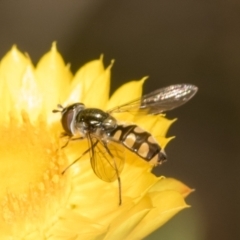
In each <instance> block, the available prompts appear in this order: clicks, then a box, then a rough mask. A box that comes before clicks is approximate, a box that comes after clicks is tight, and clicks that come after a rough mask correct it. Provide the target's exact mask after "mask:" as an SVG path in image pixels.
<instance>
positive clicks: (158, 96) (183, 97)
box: [108, 84, 198, 114]
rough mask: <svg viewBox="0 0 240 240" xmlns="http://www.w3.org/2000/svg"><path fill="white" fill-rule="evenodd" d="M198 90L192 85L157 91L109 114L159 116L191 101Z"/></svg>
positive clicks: (169, 87)
mask: <svg viewBox="0 0 240 240" xmlns="http://www.w3.org/2000/svg"><path fill="white" fill-rule="evenodd" d="M197 90H198V88H197V87H196V86H194V85H191V84H176V85H171V86H168V87H165V88H160V89H157V90H155V91H153V92H151V93H149V94H146V95H144V96H142V97H141V98H140V99H136V100H134V101H131V102H129V103H126V104H123V105H121V106H118V107H116V108H114V109H111V110H109V111H108V112H109V113H121V112H136V113H137V112H139V113H141V112H143V113H145V114H159V113H162V112H165V111H169V110H172V109H174V108H176V107H179V106H181V105H183V104H184V103H186V102H187V101H189V100H190V99H191V98H192V97H193V96H194V95H195V94H196V92H197Z"/></svg>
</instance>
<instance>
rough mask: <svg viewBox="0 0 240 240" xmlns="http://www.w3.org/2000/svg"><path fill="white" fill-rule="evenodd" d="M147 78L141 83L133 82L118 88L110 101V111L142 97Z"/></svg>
mask: <svg viewBox="0 0 240 240" xmlns="http://www.w3.org/2000/svg"><path fill="white" fill-rule="evenodd" d="M146 79H147V77H144V78H142V79H141V80H140V81H131V82H128V83H125V84H123V85H122V86H121V87H120V88H118V89H117V90H116V91H115V92H114V93H113V95H112V96H111V98H110V99H109V101H108V106H107V107H108V109H111V108H114V107H117V106H120V105H122V104H125V103H128V102H130V101H133V100H135V99H138V98H140V97H141V96H142V86H143V84H144V82H145V80H146Z"/></svg>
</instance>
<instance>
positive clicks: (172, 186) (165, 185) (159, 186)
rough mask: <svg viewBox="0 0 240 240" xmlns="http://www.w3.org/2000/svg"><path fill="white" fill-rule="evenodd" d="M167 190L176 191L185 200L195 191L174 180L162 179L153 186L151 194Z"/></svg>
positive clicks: (150, 190)
mask: <svg viewBox="0 0 240 240" xmlns="http://www.w3.org/2000/svg"><path fill="white" fill-rule="evenodd" d="M166 190H174V191H177V192H179V193H180V194H181V195H182V196H183V197H184V198H185V197H187V196H188V195H189V194H190V193H191V192H192V191H193V190H192V189H190V188H189V187H188V186H186V185H185V184H183V183H182V182H180V181H178V180H176V179H174V178H162V179H160V180H159V181H158V182H157V183H156V184H155V185H153V186H152V187H151V188H150V189H149V192H156V191H157V192H162V191H166Z"/></svg>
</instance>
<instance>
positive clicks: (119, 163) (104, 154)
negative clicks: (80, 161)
mask: <svg viewBox="0 0 240 240" xmlns="http://www.w3.org/2000/svg"><path fill="white" fill-rule="evenodd" d="M88 140H89V144H90V146H93V147H92V149H91V151H90V161H91V165H92V169H93V171H94V173H95V174H96V175H97V177H99V178H100V179H102V180H103V181H106V182H113V181H115V180H116V179H119V175H120V173H121V172H122V169H123V166H124V147H123V146H122V145H120V144H118V143H115V142H112V141H109V142H104V141H101V140H99V139H96V138H94V137H92V136H91V135H89V136H88Z"/></svg>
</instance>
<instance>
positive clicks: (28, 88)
mask: <svg viewBox="0 0 240 240" xmlns="http://www.w3.org/2000/svg"><path fill="white" fill-rule="evenodd" d="M111 67H112V65H110V66H109V67H107V68H106V69H105V68H104V66H103V62H102V58H100V59H97V60H94V61H91V62H89V63H87V64H86V65H84V66H83V67H82V68H80V70H79V71H78V72H77V73H76V75H75V76H73V75H72V73H71V72H70V70H69V66H68V65H65V64H64V61H63V59H62V57H61V55H60V54H59V53H58V52H57V49H56V46H55V44H53V46H52V49H51V51H50V52H48V53H47V54H45V55H44V56H43V57H42V59H41V60H40V61H39V63H38V64H37V67H36V68H35V67H34V66H33V65H32V63H31V60H30V59H29V57H28V56H27V55H24V54H22V53H21V52H19V51H18V50H17V48H16V47H15V46H14V47H13V48H12V49H11V51H10V52H8V53H7V54H6V56H5V57H4V58H3V59H2V61H1V64H0V102H1V111H0V136H1V141H0V153H1V155H0V176H1V183H0V239H3V240H4V239H29V240H30V239H34V240H36V239H37V240H41V239H51V240H54V239H56V240H59V239H60V240H61V239H64V240H65V239H84V240H85V239H97V240H101V239H103V240H108V239H114V240H116V239H121V240H122V239H131V240H132V239H142V238H144V237H145V236H147V235H148V234H150V233H151V232H152V231H154V230H156V229H157V228H158V227H160V226H161V225H163V224H164V223H165V222H166V221H168V220H169V219H170V218H171V217H172V216H173V215H175V214H176V213H177V212H179V211H180V210H182V209H184V208H186V207H187V205H186V204H185V201H184V198H185V197H186V196H187V195H188V194H189V193H190V192H191V190H190V189H189V188H188V187H187V186H185V185H184V184H182V183H181V182H179V181H177V180H174V179H171V178H163V177H160V178H157V177H155V176H154V175H153V174H151V173H150V170H151V166H149V164H147V163H146V162H145V161H143V160H141V159H140V158H138V157H137V156H136V155H135V154H133V153H130V152H128V151H127V153H126V162H125V167H124V170H123V171H122V174H121V180H122V201H123V204H122V205H121V206H119V205H118V184H117V182H113V183H107V182H104V181H101V180H100V179H99V178H97V177H96V176H95V175H94V173H93V171H92V169H91V165H90V162H89V157H88V156H87V155H86V156H84V157H83V158H81V160H80V161H78V162H77V163H76V164H74V165H73V166H72V167H71V168H70V169H69V170H68V172H67V173H66V174H64V175H62V174H61V173H62V171H63V170H64V169H65V168H66V166H68V165H69V164H70V163H71V162H72V161H73V160H75V159H76V158H77V157H79V156H80V155H81V153H82V152H83V151H84V150H85V149H86V148H87V143H86V142H84V141H83V142H82V141H81V142H78V141H74V142H71V143H69V145H68V146H67V147H66V148H65V149H61V146H63V144H64V141H65V139H63V138H60V137H59V136H60V134H61V132H62V127H61V124H60V118H61V116H60V114H54V113H52V110H53V109H54V108H56V105H57V104H59V103H61V104H62V105H63V106H66V105H67V104H69V103H74V102H79V101H80V102H84V103H85V105H86V106H88V107H93V106H94V107H97V108H101V109H103V110H104V109H105V110H106V109H109V108H111V107H113V106H116V105H118V104H121V103H123V102H127V101H130V100H131V99H135V98H137V97H140V96H141V94H142V84H143V82H144V79H142V80H140V81H132V82H129V83H127V84H125V85H123V86H122V87H120V88H119V89H118V90H117V91H116V92H115V93H114V94H113V96H112V97H111V98H110V99H109V88H110V71H111ZM129 92H131V94H128V93H129ZM119 119H121V120H124V121H134V122H136V123H137V124H138V125H140V126H142V127H143V128H145V129H146V130H148V131H151V133H152V134H153V135H154V136H156V138H157V139H158V141H159V142H160V143H161V146H163V147H165V146H166V144H167V142H168V141H169V140H170V138H166V137H165V136H166V132H167V129H168V128H169V126H170V125H171V123H172V122H173V121H170V120H167V119H166V118H164V117H163V116H146V117H143V118H141V119H134V117H132V116H131V115H127V114H121V115H120V114H119Z"/></svg>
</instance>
